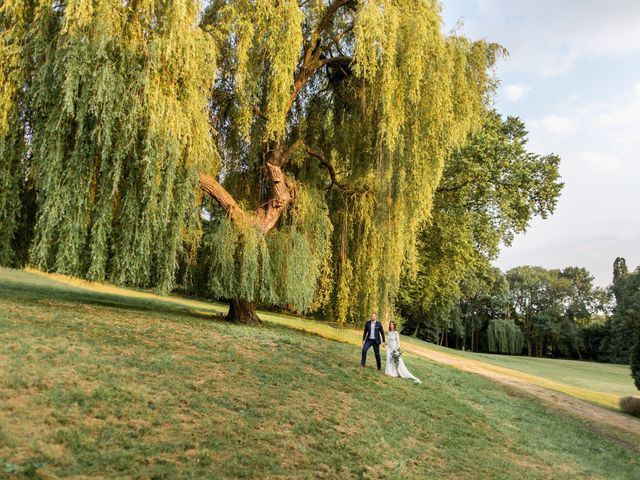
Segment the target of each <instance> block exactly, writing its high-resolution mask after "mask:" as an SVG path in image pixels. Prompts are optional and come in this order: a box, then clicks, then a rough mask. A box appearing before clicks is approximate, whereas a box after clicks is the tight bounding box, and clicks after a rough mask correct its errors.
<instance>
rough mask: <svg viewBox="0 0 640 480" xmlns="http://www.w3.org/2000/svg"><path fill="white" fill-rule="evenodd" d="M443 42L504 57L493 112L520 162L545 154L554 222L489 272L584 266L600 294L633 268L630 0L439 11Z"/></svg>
mask: <svg viewBox="0 0 640 480" xmlns="http://www.w3.org/2000/svg"><path fill="white" fill-rule="evenodd" d="M442 8H443V10H442V15H443V19H444V22H445V29H446V30H447V31H452V30H456V31H458V32H461V33H463V34H464V35H466V36H468V37H469V38H471V39H474V40H477V39H483V38H484V39H487V40H489V41H492V42H497V43H500V44H501V45H502V46H504V47H506V48H507V50H509V56H508V57H507V58H506V59H504V60H501V61H500V62H499V64H498V66H497V68H496V73H497V76H498V78H499V79H500V81H501V86H500V89H499V91H498V94H497V98H496V109H497V110H498V111H499V112H500V113H502V114H503V115H514V116H518V117H520V118H521V119H522V120H523V121H524V122H525V124H526V125H527V127H528V130H529V143H528V148H529V151H531V152H534V153H539V154H548V153H556V154H558V155H559V156H560V157H561V159H562V160H561V165H560V174H561V176H562V179H563V181H564V183H565V187H564V189H563V192H562V196H561V198H560V200H559V202H558V205H557V207H556V211H555V213H554V214H553V215H552V216H551V217H549V218H548V219H546V220H543V219H539V218H537V219H534V220H532V221H531V224H530V227H529V229H528V230H527V232H526V233H524V234H521V235H519V236H517V237H516V239H515V240H514V242H513V244H512V245H511V246H510V247H504V248H503V250H502V252H501V254H500V256H499V258H498V259H497V261H496V262H495V265H496V266H498V267H500V268H501V269H502V270H503V271H505V270H508V269H509V268H512V267H515V266H518V265H539V266H542V267H546V268H564V267H566V266H578V267H586V268H587V269H588V270H589V271H590V272H591V273H592V274H593V276H594V277H595V281H594V283H595V284H596V285H601V286H606V285H608V284H610V283H611V277H612V266H613V261H614V260H615V258H616V257H618V256H621V257H624V258H625V259H626V260H627V265H628V266H629V268H630V269H634V268H636V267H637V266H638V264H640V0H442Z"/></svg>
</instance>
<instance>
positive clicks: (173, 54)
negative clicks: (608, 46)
mask: <svg viewBox="0 0 640 480" xmlns="http://www.w3.org/2000/svg"><path fill="white" fill-rule="evenodd" d="M0 25H2V31H3V43H2V46H1V47H0V48H1V50H0V58H2V60H3V63H2V65H3V67H2V76H0V92H1V95H2V99H3V104H2V107H0V108H1V110H0V149H1V153H2V156H3V162H2V167H1V169H0V186H1V187H2V193H0V215H2V217H1V219H2V227H1V231H0V243H1V245H0V261H2V263H4V264H8V263H12V262H13V263H15V259H16V258H17V242H16V238H18V237H19V235H18V232H20V231H24V232H27V233H28V232H31V231H32V234H31V235H30V236H29V235H27V237H28V238H27V239H26V242H23V243H25V244H26V245H27V247H28V250H29V262H31V263H32V264H33V265H35V266H36V267H38V268H41V269H44V270H49V271H56V272H61V273H65V274H70V275H74V276H80V277H86V278H90V279H95V280H103V279H107V280H110V281H112V282H115V283H119V284H127V285H136V286H144V287H155V288H156V289H158V290H160V291H163V292H167V291H169V290H170V289H172V288H174V286H175V285H176V282H178V281H180V282H184V281H186V282H187V283H188V282H189V279H190V278H193V276H194V275H195V273H194V272H195V271H196V270H197V272H199V273H200V274H202V273H203V272H205V273H206V276H207V279H206V282H205V283H206V284H207V285H208V290H209V294H210V295H212V296H216V297H219V298H220V297H222V298H229V299H233V300H235V301H236V303H232V306H234V305H236V306H238V307H241V308H242V309H243V310H246V312H247V314H248V318H249V319H252V317H255V313H254V312H253V308H254V307H253V302H256V301H258V302H261V303H265V304H270V305H280V306H285V307H287V308H290V309H293V310H295V311H299V312H304V311H309V310H318V309H323V311H324V312H325V313H328V314H331V315H333V316H334V317H335V318H336V319H338V320H340V321H347V320H349V319H356V318H359V316H360V315H362V314H363V313H364V312H366V311H367V310H370V309H379V310H383V311H387V312H390V311H391V309H392V305H393V302H394V300H395V296H396V293H397V289H398V285H399V279H400V273H401V271H402V268H403V265H405V266H409V267H410V266H411V265H412V264H413V263H414V261H413V257H414V250H415V249H414V244H415V238H416V234H417V231H418V227H419V225H420V224H421V223H422V222H423V221H424V220H425V219H426V218H428V216H429V214H430V211H431V207H432V199H433V193H434V192H435V189H436V187H437V185H438V183H439V181H440V178H441V176H442V171H443V167H444V164H445V160H446V159H447V158H448V156H449V155H450V154H451V153H452V152H453V151H454V150H455V149H457V148H459V147H460V146H461V145H462V144H463V142H464V141H465V140H466V138H467V135H468V134H469V133H470V132H472V131H474V130H475V129H476V128H477V127H479V125H480V123H481V119H482V112H483V111H484V110H485V108H486V105H487V103H488V102H489V100H490V98H491V95H492V93H493V91H494V89H495V86H496V81H495V79H494V78H493V76H492V70H491V67H492V65H493V64H494V62H495V60H496V57H497V56H498V55H500V54H501V53H502V52H503V51H502V49H501V48H500V47H499V46H497V45H495V44H490V43H487V42H485V41H477V42H473V41H470V40H469V39H467V38H464V37H462V36H459V35H455V34H451V35H445V34H443V33H442V24H441V20H440V15H439V6H438V4H437V2H435V1H412V2H405V1H402V2H400V1H397V0H375V1H374V0H372V1H367V2H359V1H356V0H331V1H322V0H317V1H311V2H307V1H304V2H297V1H293V0H284V1H279V2H273V1H270V0H269V1H267V0H258V1H248V0H224V1H223V0H212V1H208V2H204V3H201V2H200V1H196V0H185V1H183V2H168V3H166V2H164V3H163V2H160V3H158V2H154V1H151V0H141V1H136V2H122V1H119V0H105V1H101V2H94V1H92V0H73V1H71V0H66V1H65V0H60V1H57V2H54V3H51V2H49V1H44V0H6V1H4V2H3V3H2V7H1V10H0ZM26 192H35V201H32V202H31V203H28V202H27V200H28V198H27V197H28V195H26ZM202 192H205V193H206V194H208V196H209V197H211V200H207V199H205V200H203V196H202ZM32 197H33V194H32ZM25 208H26V209H27V210H29V212H27V213H30V215H25ZM202 208H204V210H202ZM25 219H32V220H31V223H32V225H30V226H29V225H25V222H26V220H25ZM27 223H28V222H27ZM33 223H34V224H33ZM23 236H24V235H23ZM178 272H181V273H186V275H184V276H181V277H182V278H178ZM186 286H187V287H188V285H186ZM329 300H331V301H330V302H329ZM238 302H244V304H242V305H241V303H238ZM252 312H253V313H252ZM232 313H233V312H232Z"/></svg>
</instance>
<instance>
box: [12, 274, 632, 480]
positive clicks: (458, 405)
mask: <svg viewBox="0 0 640 480" xmlns="http://www.w3.org/2000/svg"><path fill="white" fill-rule="evenodd" d="M89 287H90V288H89ZM94 287H95V288H94ZM98 287H99V286H95V285H93V286H87V285H84V286H83V288H78V287H77V286H71V285H69V284H65V283H60V282H59V281H58V280H54V279H52V278H50V277H45V276H42V275H38V274H34V273H25V272H16V271H8V270H0V345H2V349H1V350H0V469H2V470H0V472H1V471H4V474H5V475H14V476H16V478H17V477H18V476H22V475H28V474H31V473H34V472H35V473H37V474H38V475H41V476H42V477H43V478H55V477H58V476H81V477H84V478H95V477H100V476H102V477H108V478H114V477H123V476H131V477H135V478H184V477H188V478H340V479H346V478H436V477H437V478H463V479H464V478H469V479H475V478H509V479H519V478H522V479H527V480H528V479H543V478H580V479H582V478H602V479H606V478H623V479H624V478H638V476H639V475H640V464H639V461H638V458H637V454H636V452H633V451H632V450H629V449H628V448H627V447H625V446H623V445H619V444H617V443H615V442H613V441H611V440H609V439H607V438H606V437H602V436H601V435H600V434H598V433H597V432H594V431H592V430H590V429H588V428H586V427H585V426H584V425H582V424H580V423H578V422H576V421H574V420H572V419H567V418H563V417H561V416H557V415H553V414H549V412H547V411H546V410H545V409H544V408H542V407H541V406H539V405H538V404H536V403H535V402H533V401H532V400H531V399H529V398H520V397H517V396H513V395H512V394H508V393H507V392H506V391H504V390H503V389H501V388H499V387H497V386H496V385H495V384H493V383H491V382H488V381H486V380H484V379H482V378H481V377H477V376H474V375H470V374H467V373H464V372H460V371H457V370H455V369H451V368H449V367H446V366H442V365H438V364H434V363H432V362H429V361H426V360H424V359H420V358H418V357H415V356H413V357H410V358H408V360H407V361H408V362H410V368H411V370H412V371H414V372H415V374H416V375H418V376H419V377H421V378H422V379H423V381H424V383H423V385H421V386H418V385H414V384H413V383H412V382H406V381H401V380H398V379H390V378H387V377H385V376H383V375H379V374H377V373H376V372H375V371H374V370H373V369H372V368H370V369H365V370H362V369H361V368H360V367H359V366H358V356H359V348H358V337H357V333H356V332H355V331H353V332H352V331H350V330H346V329H344V330H341V329H330V328H328V327H327V326H326V325H324V324H322V323H319V322H311V321H309V322H304V325H305V328H307V329H309V330H311V329H314V331H313V333H314V335H306V334H304V332H298V331H295V330H292V329H291V328H288V326H287V325H286V324H287V322H298V323H299V322H301V321H300V320H296V319H293V318H290V317H286V316H282V315H276V314H263V317H264V318H265V320H267V324H266V326H263V327H258V328H252V327H244V326H238V325H231V324H228V323H227V322H223V321H218V320H212V319H215V318H216V317H214V316H212V315H213V314H215V313H216V312H218V311H220V310H221V308H222V307H221V306H216V305H209V304H205V303H201V302H196V303H195V304H194V303H193V301H192V300H188V299H181V298H179V297H174V298H163V299H158V298H157V297H153V296H146V295H145V296H144V297H140V296H138V295H137V293H134V292H131V293H128V294H127V295H124V296H123V295H120V294H119V293H117V292H114V291H110V292H109V293H107V292H106V290H103V291H99V290H100V289H99V288H98ZM187 306H188V308H185V307H187ZM194 306H198V308H197V309H195V308H193V307H194ZM196 310H197V312H196ZM285 327H287V328H285ZM322 333H324V334H325V335H327V336H329V335H331V336H335V337H336V338H340V339H341V340H342V342H343V343H340V342H333V341H326V340H324V339H322V338H319V337H318V334H322ZM0 475H2V474H0Z"/></svg>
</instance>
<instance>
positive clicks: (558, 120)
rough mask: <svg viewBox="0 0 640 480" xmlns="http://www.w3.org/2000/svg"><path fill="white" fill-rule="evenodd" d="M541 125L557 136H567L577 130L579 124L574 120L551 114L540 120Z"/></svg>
mask: <svg viewBox="0 0 640 480" xmlns="http://www.w3.org/2000/svg"><path fill="white" fill-rule="evenodd" d="M542 125H544V126H545V127H546V128H547V130H549V131H551V132H553V133H556V134H558V135H567V134H570V133H574V132H576V131H577V130H578V125H579V122H578V120H577V119H576V118H572V117H565V116H562V115H557V114H555V113H552V114H551V115H547V116H546V117H545V118H543V119H542Z"/></svg>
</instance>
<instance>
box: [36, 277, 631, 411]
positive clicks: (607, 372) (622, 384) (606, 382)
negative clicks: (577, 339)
mask: <svg viewBox="0 0 640 480" xmlns="http://www.w3.org/2000/svg"><path fill="white" fill-rule="evenodd" d="M29 273H30V274H31V275H34V278H39V277H42V281H44V282H47V281H49V282H51V281H56V282H60V283H61V284H65V285H70V286H74V287H79V288H83V289H85V290H88V291H92V292H98V293H101V294H113V295H122V296H125V297H128V298H137V299H143V300H150V301H161V302H168V303H171V304H172V305H174V306H176V307H185V308H187V309H190V310H191V311H194V312H196V313H199V314H202V315H205V316H206V315H220V314H224V313H226V311H227V306H226V305H223V304H219V303H215V302H202V301H198V300H194V299H189V298H184V297H178V296H165V297H161V296H158V295H155V294H153V293H150V292H145V291H138V290H131V289H125V288H120V287H116V286H113V285H109V284H104V283H95V282H87V281H85V280H79V279H74V278H71V277H66V276H63V275H56V274H43V273H41V272H38V271H35V270H32V271H29ZM260 316H261V318H262V319H263V320H265V321H267V322H270V323H274V324H277V325H282V326H286V327H289V328H294V329H297V330H302V331H305V332H309V333H313V334H315V335H319V336H321V337H323V338H327V339H330V340H336V341H340V342H344V343H348V344H351V345H360V343H361V336H360V335H361V330H360V329H359V328H354V327H351V326H346V327H340V326H337V325H332V324H330V323H327V322H321V321H315V320H310V319H306V318H301V317H295V316H290V315H279V314H276V313H271V312H261V313H260ZM403 343H404V349H405V351H406V352H407V353H410V354H415V355H418V356H424V355H428V352H429V351H431V350H433V351H437V352H439V353H443V354H446V355H451V356H454V357H461V358H465V359H466V360H467V361H469V362H472V363H474V362H478V363H477V364H480V365H482V367H483V368H486V369H487V370H490V371H494V372H496V373H499V374H502V375H508V376H511V377H513V378H517V379H519V380H523V381H526V382H528V383H531V384H533V385H537V386H540V387H545V388H549V389H552V390H556V391H558V392H562V393H565V394H567V395H571V396H573V397H576V398H579V399H581V400H586V401H589V402H593V403H596V404H600V405H604V406H606V407H609V408H613V409H619V405H618V402H619V399H620V397H622V396H626V395H632V394H634V393H635V392H637V390H636V389H635V387H634V385H633V381H632V379H631V376H630V375H629V368H628V366H625V365H612V364H603V363H594V362H577V361H570V360H552V359H542V358H529V357H514V356H507V355H489V354H478V353H471V352H462V351H459V350H453V349H449V348H444V347H439V346H437V345H433V344H430V343H426V342H423V341H421V340H417V339H413V338H410V337H403Z"/></svg>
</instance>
